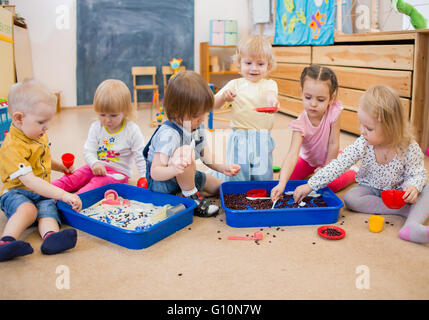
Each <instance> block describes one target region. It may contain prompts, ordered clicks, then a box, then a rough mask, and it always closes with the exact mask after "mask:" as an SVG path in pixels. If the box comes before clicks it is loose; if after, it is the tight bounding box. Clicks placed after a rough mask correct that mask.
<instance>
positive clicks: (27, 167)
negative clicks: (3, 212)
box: [0, 124, 51, 194]
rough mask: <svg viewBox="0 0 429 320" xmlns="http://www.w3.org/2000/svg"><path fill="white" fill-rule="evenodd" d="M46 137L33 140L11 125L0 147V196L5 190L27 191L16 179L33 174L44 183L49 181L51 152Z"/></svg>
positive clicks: (45, 135)
mask: <svg viewBox="0 0 429 320" xmlns="http://www.w3.org/2000/svg"><path fill="white" fill-rule="evenodd" d="M49 147H50V143H49V140H48V135H47V134H44V135H43V136H42V137H41V138H39V139H37V140H33V139H30V138H28V137H27V136H26V135H25V134H24V133H23V132H22V131H21V130H19V129H18V128H16V127H15V126H14V125H13V124H12V125H11V126H10V131H9V133H8V134H7V135H6V138H5V140H4V141H3V144H2V146H1V147H0V178H1V181H2V183H3V186H2V189H1V192H0V194H3V193H5V192H6V191H7V190H11V189H15V188H22V189H27V190H28V188H26V187H25V186H24V185H23V184H22V182H21V181H20V180H19V179H18V177H20V176H22V175H25V174H27V173H29V172H33V174H34V175H35V176H36V177H39V178H42V179H43V180H45V181H48V182H50V180H51V151H50V148H49Z"/></svg>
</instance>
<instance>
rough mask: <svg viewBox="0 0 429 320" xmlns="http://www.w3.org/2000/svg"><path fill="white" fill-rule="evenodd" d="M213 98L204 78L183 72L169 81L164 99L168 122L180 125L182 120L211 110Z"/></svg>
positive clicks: (193, 73)
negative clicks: (171, 121)
mask: <svg viewBox="0 0 429 320" xmlns="http://www.w3.org/2000/svg"><path fill="white" fill-rule="evenodd" d="M213 103H214V96H213V92H212V90H211V89H210V87H209V86H208V84H207V82H206V81H205V80H204V78H203V77H202V76H201V75H199V74H198V73H196V72H195V71H190V70H184V71H182V72H179V73H178V74H176V75H175V76H174V77H173V78H172V79H170V81H169V83H168V85H167V89H166V91H165V97H164V110H165V113H166V115H167V118H168V119H169V120H173V121H175V122H177V123H178V124H180V125H182V124H183V120H184V119H185V118H187V119H188V120H190V119H192V118H195V117H198V116H200V115H201V114H203V113H206V112H209V111H210V110H212V109H213Z"/></svg>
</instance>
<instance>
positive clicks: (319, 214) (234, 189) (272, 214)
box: [220, 180, 344, 228]
mask: <svg viewBox="0 0 429 320" xmlns="http://www.w3.org/2000/svg"><path fill="white" fill-rule="evenodd" d="M277 183H278V181H228V182H224V183H222V184H221V186H220V198H221V205H222V208H223V209H224V210H225V217H226V224H227V225H228V226H230V227H235V228H249V227H274V226H297V225H318V224H331V223H335V222H337V221H338V215H339V213H340V210H341V208H342V207H343V206H344V204H343V202H342V201H341V199H340V198H338V197H337V196H336V195H335V193H334V192H332V191H331V190H330V189H329V188H323V189H320V190H318V191H317V193H318V194H321V196H320V198H319V199H323V200H324V201H325V202H326V204H327V205H328V206H327V207H312V208H279V209H253V208H248V209H246V210H234V209H230V208H227V207H226V206H225V199H224V196H225V194H241V193H246V192H247V191H249V190H252V189H266V190H267V192H268V196H269V195H270V193H271V189H272V188H274V187H275V186H276V185H277ZM305 183H307V181H306V180H290V181H288V183H287V184H286V187H285V191H284V192H288V191H294V190H295V188H296V187H298V186H299V185H302V184H305Z"/></svg>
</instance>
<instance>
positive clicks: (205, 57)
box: [200, 42, 239, 83]
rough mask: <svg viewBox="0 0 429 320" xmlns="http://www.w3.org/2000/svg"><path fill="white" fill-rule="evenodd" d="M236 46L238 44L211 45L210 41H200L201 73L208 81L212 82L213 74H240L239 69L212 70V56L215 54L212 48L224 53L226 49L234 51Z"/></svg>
mask: <svg viewBox="0 0 429 320" xmlns="http://www.w3.org/2000/svg"><path fill="white" fill-rule="evenodd" d="M235 48H236V46H211V45H209V43H208V42H201V43H200V74H201V75H202V76H203V78H204V79H205V80H206V81H207V82H208V83H211V80H212V79H211V78H210V77H211V76H239V73H238V71H230V70H228V71H210V57H211V56H215V55H212V53H211V52H210V49H214V51H216V52H217V53H222V51H224V50H229V51H232V50H231V49H235ZM219 50H220V51H219ZM221 63H222V61H221Z"/></svg>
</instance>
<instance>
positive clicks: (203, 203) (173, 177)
mask: <svg viewBox="0 0 429 320" xmlns="http://www.w3.org/2000/svg"><path fill="white" fill-rule="evenodd" d="M212 108H213V93H212V91H211V90H210V88H209V86H208V85H207V83H206V81H205V80H204V79H203V78H202V77H201V76H200V75H199V74H198V73H196V72H194V71H182V72H180V73H178V74H177V75H176V76H175V77H174V78H172V79H171V80H170V82H169V83H168V86H167V89H166V93H165V97H164V110H165V112H166V115H167V118H168V121H165V122H164V123H163V124H162V125H161V126H160V127H158V129H157V130H156V131H155V132H154V134H153V135H152V138H151V140H150V141H149V143H148V144H147V146H146V148H145V150H144V155H145V157H146V159H147V173H146V177H147V180H148V188H149V189H150V190H152V191H157V192H163V193H171V194H176V193H178V192H180V191H181V192H182V194H183V196H185V197H188V198H190V199H193V200H195V202H196V203H197V204H198V207H197V208H196V210H195V215H197V216H200V217H212V216H215V215H216V214H217V213H218V211H219V207H218V206H216V205H213V204H211V203H210V201H208V200H207V199H205V198H202V197H201V195H200V193H199V191H200V190H202V191H205V192H206V193H207V194H209V195H214V194H217V193H218V192H219V186H220V184H221V181H220V180H218V179H216V178H214V177H212V176H210V175H206V174H205V173H203V172H201V171H199V170H196V164H195V161H196V160H197V159H199V158H201V160H202V161H203V163H205V164H206V165H207V166H208V167H209V168H212V169H214V170H217V171H220V172H222V173H224V174H225V175H227V176H232V175H235V174H236V173H237V172H239V171H240V166H238V165H225V164H212V163H211V162H212V155H211V153H210V150H209V149H208V147H207V143H206V141H205V130H204V126H203V121H204V119H205V118H206V116H207V113H208V112H209V111H210V110H211V109H212Z"/></svg>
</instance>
